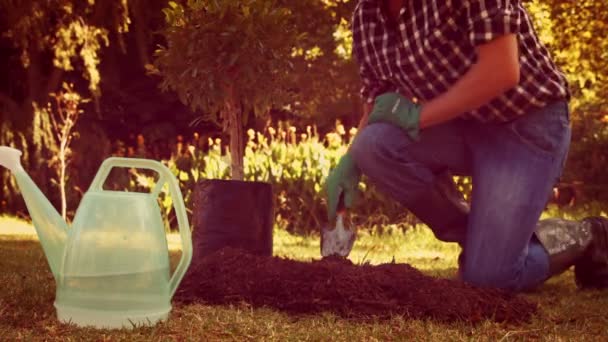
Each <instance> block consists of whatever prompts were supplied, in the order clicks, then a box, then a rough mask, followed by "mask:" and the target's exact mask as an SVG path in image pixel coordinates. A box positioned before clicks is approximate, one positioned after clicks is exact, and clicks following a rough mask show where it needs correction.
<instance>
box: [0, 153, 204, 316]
mask: <svg viewBox="0 0 608 342" xmlns="http://www.w3.org/2000/svg"><path fill="white" fill-rule="evenodd" d="M20 156H21V151H19V150H16V149H13V148H10V147H5V146H0V165H2V166H4V167H6V168H8V169H10V170H11V172H12V173H13V175H14V176H15V178H16V180H17V184H18V185H19V188H20V189H21V193H22V194H23V197H24V199H25V203H26V205H27V208H28V211H29V213H30V215H31V217H32V221H33V225H34V227H35V228H36V232H37V234H38V238H39V240H40V243H41V245H42V248H43V250H44V253H45V255H46V258H47V261H48V264H49V266H50V268H51V272H52V273H53V276H54V278H55V281H56V283H57V289H56V297H55V303H54V304H55V308H56V310H57V318H58V319H59V320H60V321H62V322H66V323H74V324H76V325H78V326H94V327H97V328H121V327H125V328H132V327H134V326H141V325H152V324H155V323H157V322H159V321H163V320H165V319H166V318H167V317H168V314H169V312H170V311H171V298H172V297H173V294H174V293H175V290H176V289H177V286H178V285H179V283H180V282H181V280H182V278H183V276H184V274H185V273H186V270H187V269H188V267H189V266H190V261H191V259H192V239H191V235H190V226H189V224H188V218H187V216H186V208H185V205H184V201H183V198H182V194H181V191H180V189H179V187H178V184H177V180H176V179H175V176H174V175H173V174H172V173H171V171H170V170H169V169H168V168H167V167H166V166H164V165H163V164H161V163H160V162H158V161H153V160H146V159H135V158H115V157H113V158H108V159H106V160H105V161H104V162H103V163H102V165H101V168H100V169H99V171H98V172H97V174H96V176H95V178H94V180H93V182H92V184H91V186H90V188H89V190H88V191H87V192H86V193H85V195H84V197H83V198H82V201H81V203H80V206H79V208H78V210H77V211H76V215H75V217H74V220H73V222H72V225H71V228H68V224H67V223H66V222H65V221H64V220H63V218H62V217H61V215H59V213H58V212H57V211H56V210H55V208H54V207H53V205H52V204H51V203H50V202H49V201H48V200H47V199H46V197H45V196H44V194H43V193H42V192H41V191H40V189H38V187H37V186H36V184H35V183H34V182H33V181H32V179H31V178H30V177H29V176H28V174H27V173H26V172H25V170H24V169H23V167H22V166H21V163H20ZM113 168H136V169H147V170H152V171H154V172H156V173H157V174H158V175H159V179H158V182H157V183H156V186H155V188H154V189H153V190H152V191H151V192H150V193H140V192H124V191H109V190H105V189H104V188H103V185H104V182H105V181H106V178H107V177H108V175H109V174H110V171H111V170H112V169H113ZM165 183H168V187H169V193H170V195H171V198H172V200H173V205H174V209H175V214H176V216H177V221H178V225H179V232H180V236H181V241H182V245H183V247H182V255H181V259H180V261H179V264H178V265H177V268H176V269H175V271H174V272H173V275H171V274H170V269H169V251H168V247H167V237H166V233H165V232H166V230H165V226H164V223H163V220H162V218H161V215H160V208H159V205H158V200H157V198H158V195H159V193H160V192H161V190H162V188H163V187H164V185H165Z"/></svg>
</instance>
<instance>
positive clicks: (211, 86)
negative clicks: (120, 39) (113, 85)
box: [155, 0, 297, 119]
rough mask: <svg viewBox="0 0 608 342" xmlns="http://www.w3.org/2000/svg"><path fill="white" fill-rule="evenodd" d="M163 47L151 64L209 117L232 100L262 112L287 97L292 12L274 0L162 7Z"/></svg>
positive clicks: (222, 0) (168, 85)
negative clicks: (235, 98) (230, 89)
mask: <svg viewBox="0 0 608 342" xmlns="http://www.w3.org/2000/svg"><path fill="white" fill-rule="evenodd" d="M164 13H165V16H166V21H167V28H166V30H165V31H164V36H165V38H166V40H167V46H166V47H161V48H160V49H159V50H158V51H157V52H156V56H157V59H156V61H155V65H156V67H157V68H158V72H160V74H161V75H162V76H163V82H162V88H163V89H169V88H171V89H174V90H175V91H176V92H177V94H178V95H179V98H180V99H181V101H182V102H183V103H185V104H188V105H189V106H190V107H191V108H192V110H193V111H198V110H201V111H203V113H204V114H205V115H206V116H207V117H210V118H211V119H217V117H216V115H217V114H218V113H219V112H221V111H222V110H223V109H224V108H225V103H227V102H230V101H232V96H233V93H232V92H231V91H228V88H232V90H233V91H234V94H236V97H237V99H238V100H239V101H240V104H241V105H242V106H244V108H254V109H255V113H256V114H258V115H265V114H266V113H267V111H268V109H269V108H270V106H271V105H279V106H280V105H281V104H282V103H283V102H284V101H285V99H286V98H287V96H288V91H287V89H286V87H285V80H286V79H287V76H288V75H289V71H290V69H291V62H290V60H289V57H290V54H291V52H292V48H293V46H294V44H295V42H296V41H297V37H296V33H295V30H294V26H293V24H292V23H291V20H290V17H291V12H290V11H289V9H287V8H286V7H283V6H280V4H279V3H278V2H277V1H275V0H244V1H232V0H214V1H205V0H199V1H195V0H191V1H187V2H186V5H185V6H182V5H181V4H178V3H177V2H173V1H171V2H169V7H168V8H166V9H164Z"/></svg>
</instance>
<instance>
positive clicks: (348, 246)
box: [321, 195, 357, 258]
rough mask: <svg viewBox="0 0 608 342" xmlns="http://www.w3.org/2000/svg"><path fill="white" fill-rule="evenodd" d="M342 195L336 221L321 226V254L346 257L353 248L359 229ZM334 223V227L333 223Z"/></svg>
mask: <svg viewBox="0 0 608 342" xmlns="http://www.w3.org/2000/svg"><path fill="white" fill-rule="evenodd" d="M342 197H343V196H342V195H341V196H340V200H339V203H338V211H337V213H336V221H335V222H330V223H329V224H328V225H326V226H324V227H322V228H321V256H323V257H324V258H326V257H332V256H337V257H342V258H346V257H347V256H348V254H349V253H350V251H351V250H352V248H353V244H354V243H355V239H356V237H357V231H356V229H355V227H354V225H353V224H352V222H351V220H350V215H349V213H348V212H347V210H346V208H345V207H344V202H343V198H342ZM332 223H333V227H332V226H331V224H332Z"/></svg>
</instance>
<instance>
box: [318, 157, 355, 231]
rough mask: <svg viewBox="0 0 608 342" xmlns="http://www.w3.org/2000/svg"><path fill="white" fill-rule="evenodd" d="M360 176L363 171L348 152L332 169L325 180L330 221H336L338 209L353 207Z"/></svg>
mask: <svg viewBox="0 0 608 342" xmlns="http://www.w3.org/2000/svg"><path fill="white" fill-rule="evenodd" d="M360 178H361V171H360V170H359V168H358V167H357V165H355V161H354V160H353V158H352V157H351V156H350V154H348V153H346V154H345V155H344V156H342V158H340V161H339V162H338V165H337V166H336V167H335V168H334V169H333V170H331V172H330V173H329V175H328V176H327V179H326V181H325V186H326V191H327V217H328V219H329V222H335V221H336V214H337V211H338V210H341V209H342V206H343V207H344V208H346V209H350V208H352V206H353V204H354V202H355V198H356V196H357V192H358V189H357V187H358V185H359V179H360ZM341 200H342V202H341ZM339 207H340V208H339Z"/></svg>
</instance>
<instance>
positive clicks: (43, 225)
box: [0, 146, 68, 279]
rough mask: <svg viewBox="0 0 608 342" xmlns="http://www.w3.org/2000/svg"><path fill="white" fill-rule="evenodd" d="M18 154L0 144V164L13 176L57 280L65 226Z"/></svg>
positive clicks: (66, 227)
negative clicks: (24, 167) (23, 165)
mask: <svg viewBox="0 0 608 342" xmlns="http://www.w3.org/2000/svg"><path fill="white" fill-rule="evenodd" d="M20 157H21V151H19V150H16V149H14V148H11V147H7V146H0V165H2V166H4V167H6V168H7V169H9V170H10V171H11V172H12V173H13V175H14V176H15V179H16V180H17V185H18V186H19V189H20V190H21V194H22V195H23V199H24V200H25V204H26V206H27V210H28V211H29V213H30V216H31V217H32V222H33V224H34V227H35V228H36V233H37V234H38V239H39V240H40V244H41V245H42V248H43V249H44V253H45V254H46V258H47V261H48V263H49V266H50V267H51V272H53V276H55V279H57V276H58V274H59V270H60V267H61V258H62V257H63V250H64V248H65V243H66V239H67V230H68V225H67V223H66V222H65V221H64V219H63V217H61V215H59V213H58V212H57V210H56V209H55V207H53V205H52V204H51V202H49V200H48V199H47V198H46V196H44V194H43V193H42V191H40V189H39V188H38V186H37V185H36V184H35V183H34V181H33V180H32V179H31V178H30V176H29V175H28V174H27V173H26V172H25V170H24V169H23V167H22V166H21V161H20Z"/></svg>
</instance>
